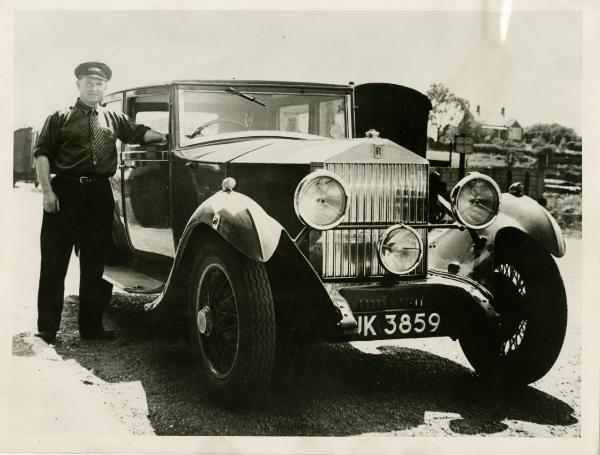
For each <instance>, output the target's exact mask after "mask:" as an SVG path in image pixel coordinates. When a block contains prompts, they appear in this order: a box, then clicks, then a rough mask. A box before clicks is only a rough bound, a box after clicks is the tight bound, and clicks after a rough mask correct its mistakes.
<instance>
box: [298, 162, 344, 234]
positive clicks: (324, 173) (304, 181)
mask: <svg viewBox="0 0 600 455" xmlns="http://www.w3.org/2000/svg"><path fill="white" fill-rule="evenodd" d="M321 177H329V178H331V179H332V180H335V181H336V182H337V183H338V184H339V185H340V187H341V188H342V191H343V193H344V212H343V213H342V214H341V215H340V216H339V217H338V219H336V220H335V221H334V222H332V223H329V224H326V225H323V226H319V225H318V224H314V223H311V222H309V221H308V220H307V219H305V218H304V217H303V216H302V213H300V200H301V199H302V198H303V197H304V192H305V191H306V187H307V184H308V183H310V182H311V181H313V180H315V179H318V178H321ZM324 199H325V198H323V200H324ZM294 211H295V212H296V216H297V217H298V218H299V219H300V221H301V222H302V223H303V224H305V225H307V226H310V227H311V228H313V229H316V230H317V231H326V230H328V229H332V228H334V227H336V226H337V225H338V224H340V223H341V222H342V220H343V219H344V217H345V216H346V214H347V213H348V187H347V185H346V183H345V182H344V180H343V179H342V178H341V177H340V176H339V175H336V174H334V173H333V172H329V171H326V170H323V169H319V170H316V171H313V172H311V173H310V174H308V175H307V176H306V177H304V178H303V179H302V180H300V183H298V186H296V191H295V192H294Z"/></svg>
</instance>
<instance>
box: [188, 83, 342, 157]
mask: <svg viewBox="0 0 600 455" xmlns="http://www.w3.org/2000/svg"><path fill="white" fill-rule="evenodd" d="M179 97H180V98H179V100H180V102H179V106H180V112H179V142H180V145H181V146H187V145H191V144H195V143H197V142H201V141H203V140H205V139H206V138H207V137H208V136H216V135H219V134H223V133H232V132H237V131H286V132H293V133H307V134H314V135H317V136H322V137H324V138H328V139H331V138H336V139H337V138H344V137H347V136H348V134H347V130H348V128H347V125H346V95H345V94H341V93H340V94H337V95H323V94H300V93H295V94H294V93H293V94H289V93H285V94H284V93H262V92H261V93H254V92H251V91H249V90H248V91H246V90H241V89H239V90H238V89H230V88H223V91H219V92H217V91H213V92H210V91H200V90H180V92H179Z"/></svg>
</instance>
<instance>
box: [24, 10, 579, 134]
mask: <svg viewBox="0 0 600 455" xmlns="http://www.w3.org/2000/svg"><path fill="white" fill-rule="evenodd" d="M581 54H582V38H581V16H580V13H579V12H576V11H573V12H570V11H548V12H537V11H513V12H512V14H511V15H510V17H509V22H508V29H507V34H506V40H505V41H503V40H502V38H501V33H500V14H499V13H492V12H438V11H423V12H410V11H366V12H365V11H348V12H343V11H342V12H340V11H328V12H318V11H312V12H311V11H302V12H293V11H279V12H273V11H271V12H269V11H267V12H261V11H250V12H248V11H246V12H244V11H228V12H225V11H185V12H181V11H179V12H178V11H102V12H101V11H52V12H48V11H17V12H16V14H15V57H14V58H15V61H14V63H15V66H14V69H15V125H14V126H15V128H18V127H23V126H34V127H40V126H41V124H42V123H43V121H44V119H45V117H46V116H47V115H48V114H50V113H51V112H52V111H54V110H56V109H58V108H61V107H63V106H68V105H71V104H72V103H73V102H74V101H75V99H76V97H77V91H76V87H75V78H74V75H73V69H74V68H75V66H77V64H79V63H81V62H83V61H90V60H99V61H103V62H105V63H107V64H108V65H109V66H110V67H111V68H112V70H113V79H112V80H111V81H110V83H109V88H108V91H114V90H119V89H122V88H128V87H132V86H139V85H144V84H147V83H155V82H164V81H168V80H173V79H230V78H232V77H235V78H236V79H261V80H293V81H307V82H331V83H347V82H348V81H354V82H355V83H357V84H359V83H364V82H391V83H397V84H402V85H406V86H409V87H412V88H415V89H417V90H419V91H422V92H425V91H426V90H427V88H428V87H429V86H430V84H432V83H434V82H442V83H444V84H445V85H447V86H448V87H449V88H450V89H451V90H452V91H453V92H454V93H455V94H456V95H458V96H460V97H462V98H465V99H467V100H468V101H469V102H470V104H471V107H472V111H475V108H476V106H477V105H480V106H481V110H482V114H483V116H484V117H485V116H487V115H488V114H489V115H490V116H493V115H494V114H496V113H497V112H499V111H500V109H501V108H502V107H505V108H506V115H507V117H510V118H516V119H517V120H518V121H519V122H520V123H521V125H522V126H528V125H531V124H534V123H553V122H556V123H560V124H562V125H565V126H568V127H571V128H574V129H575V130H576V131H577V132H578V133H579V134H581V124H582V119H581V88H582V87H581V83H582V81H581V78H582V73H581V64H582V58H581Z"/></svg>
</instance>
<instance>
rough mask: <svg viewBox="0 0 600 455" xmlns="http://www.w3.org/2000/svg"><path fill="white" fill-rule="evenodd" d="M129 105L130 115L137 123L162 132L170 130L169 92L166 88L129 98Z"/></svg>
mask: <svg viewBox="0 0 600 455" xmlns="http://www.w3.org/2000/svg"><path fill="white" fill-rule="evenodd" d="M127 106H128V107H127V111H128V115H129V117H130V118H131V119H132V120H133V121H134V122H135V123H139V124H142V125H146V126H148V127H150V128H152V129H153V130H154V131H158V132H159V133H162V134H166V133H168V132H169V94H168V92H167V91H166V90H165V91H164V92H162V93H152V94H143V95H139V96H135V97H132V98H129V99H128V102H127Z"/></svg>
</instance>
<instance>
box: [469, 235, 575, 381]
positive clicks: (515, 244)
mask: <svg viewBox="0 0 600 455" xmlns="http://www.w3.org/2000/svg"><path fill="white" fill-rule="evenodd" d="M495 255H496V257H495V267H494V288H493V291H494V300H493V306H494V309H495V310H496V312H497V313H498V314H499V315H500V322H501V328H500V330H494V331H492V330H486V329H482V328H472V330H471V331H470V332H469V333H466V334H464V335H463V336H462V337H461V338H460V344H461V347H462V349H463V351H464V353H465V356H466V357H467V359H468V360H469V362H470V363H471V365H472V366H473V368H475V370H476V371H477V373H478V374H479V375H480V376H482V377H485V378H488V379H491V380H492V382H493V383H498V384H513V385H525V384H530V383H531V382H534V381H537V380H538V379H540V378H541V377H543V376H544V375H545V374H546V373H547V372H548V371H549V370H550V368H552V366H553V364H554V362H555V361H556V359H557V357H558V355H559V354H560V350H561V348H562V344H563V340H564V336H565V332H566V325H567V301H566V294H565V289H564V285H563V282H562V279H561V277H560V274H559V272H558V268H557V267H556V264H555V262H554V260H553V259H552V257H551V256H550V255H549V254H548V253H547V252H545V251H543V250H542V249H541V248H540V247H539V246H537V245H536V244H534V243H533V242H532V241H528V240H526V239H524V238H519V239H512V241H511V242H504V243H501V244H499V245H497V246H496V250H495Z"/></svg>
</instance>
